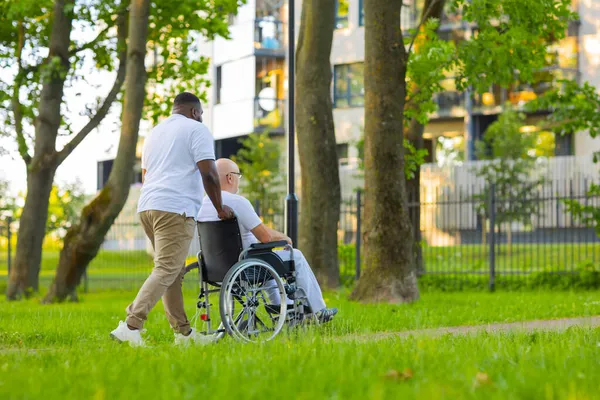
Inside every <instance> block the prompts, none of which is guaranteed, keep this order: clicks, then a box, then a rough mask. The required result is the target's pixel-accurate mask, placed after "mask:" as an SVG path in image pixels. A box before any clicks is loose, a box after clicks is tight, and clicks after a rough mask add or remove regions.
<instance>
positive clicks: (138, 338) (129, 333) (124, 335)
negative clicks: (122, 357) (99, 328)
mask: <svg viewBox="0 0 600 400" xmlns="http://www.w3.org/2000/svg"><path fill="white" fill-rule="evenodd" d="M110 336H111V337H112V338H113V339H115V340H118V341H119V342H129V344H130V345H131V346H132V347H136V346H143V345H144V339H142V332H141V331H140V330H139V329H135V330H131V329H129V328H128V327H127V324H126V323H125V322H123V321H119V326H117V329H115V330H114V331H112V332H111V333H110Z"/></svg>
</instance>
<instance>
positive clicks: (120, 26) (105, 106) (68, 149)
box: [56, 14, 127, 165]
mask: <svg viewBox="0 0 600 400" xmlns="http://www.w3.org/2000/svg"><path fill="white" fill-rule="evenodd" d="M117 37H118V43H117V48H118V49H120V51H119V67H118V71H117V77H116V78H115V82H114V83H113V87H112V88H111V89H110V92H109V93H108V95H107V96H106V98H105V99H104V102H103V103H102V106H100V108H99V109H98V111H97V112H96V114H95V115H94V116H93V117H92V118H91V119H90V120H89V122H88V123H87V124H86V125H85V126H84V127H83V128H81V130H80V131H79V132H78V133H77V134H76V135H75V137H74V138H73V139H71V141H70V142H69V143H67V144H66V145H65V147H63V149H62V150H61V151H60V152H58V153H57V160H56V161H57V165H60V164H61V163H62V162H63V161H65V159H66V158H67V157H68V156H69V155H70V154H71V153H72V152H73V150H75V148H76V147H77V146H78V145H79V144H80V143H81V142H82V141H83V139H85V138H86V136H87V135H89V134H90V132H92V131H93V130H94V129H95V128H96V127H97V126H98V125H99V124H100V122H101V121H102V120H103V119H104V117H106V115H107V114H108V111H109V110H110V106H111V105H112V103H113V102H114V101H115V100H116V98H117V96H118V94H119V92H120V91H121V87H122V86H123V82H124V81H125V72H126V66H127V62H126V59H127V45H126V39H127V24H126V18H125V15H123V14H120V16H119V20H118V21H117ZM94 40H95V39H94ZM90 43H91V42H90Z"/></svg>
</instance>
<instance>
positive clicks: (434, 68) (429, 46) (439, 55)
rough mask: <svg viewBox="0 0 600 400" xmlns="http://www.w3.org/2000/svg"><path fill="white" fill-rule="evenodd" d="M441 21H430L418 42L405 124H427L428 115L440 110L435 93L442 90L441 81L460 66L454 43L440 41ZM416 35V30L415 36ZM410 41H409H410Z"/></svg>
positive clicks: (410, 62) (411, 63)
mask: <svg viewBox="0 0 600 400" xmlns="http://www.w3.org/2000/svg"><path fill="white" fill-rule="evenodd" d="M438 26H439V21H438V20H436V19H433V18H432V19H430V20H428V21H427V23H425V24H424V26H423V30H422V32H421V33H420V34H419V35H418V37H417V38H416V39H415V44H414V46H415V51H414V52H413V53H412V54H411V55H410V57H409V59H408V66H407V82H406V83H407V88H406V89H407V93H408V103H409V107H405V109H404V117H405V125H406V126H408V122H409V121H410V120H412V119H416V120H417V121H419V123H420V124H423V125H425V124H426V123H427V121H428V119H429V117H428V115H429V114H430V113H432V112H435V111H436V110H437V104H436V103H435V101H434V98H433V95H434V93H437V92H440V91H442V86H441V82H442V80H443V79H444V78H445V76H446V75H447V74H448V73H449V72H450V71H452V70H453V69H454V68H455V67H456V65H457V49H456V46H455V44H454V42H451V41H444V40H441V39H440V38H439V36H438V35H437V33H436V30H437V28H438ZM415 34H416V32H415V31H414V30H413V31H412V35H415ZM407 42H408V43H410V42H409V40H408V38H407Z"/></svg>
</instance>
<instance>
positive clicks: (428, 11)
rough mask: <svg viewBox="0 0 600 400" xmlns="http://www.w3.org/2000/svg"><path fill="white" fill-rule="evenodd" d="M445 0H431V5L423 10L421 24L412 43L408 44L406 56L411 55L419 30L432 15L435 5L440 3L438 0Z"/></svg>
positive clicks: (440, 0)
mask: <svg viewBox="0 0 600 400" xmlns="http://www.w3.org/2000/svg"><path fill="white" fill-rule="evenodd" d="M442 1H443V0H431V2H429V5H428V6H427V8H426V9H425V11H424V12H423V15H422V16H421V21H419V25H417V29H416V31H415V35H414V36H413V37H412V39H411V41H410V44H409V45H408V51H407V52H406V57H409V56H410V52H411V51H412V48H413V46H414V45H415V41H416V40H417V36H419V31H420V30H421V27H422V26H423V24H424V23H425V21H427V20H428V19H429V17H430V16H431V10H432V9H433V6H434V5H435V4H436V3H438V2H442Z"/></svg>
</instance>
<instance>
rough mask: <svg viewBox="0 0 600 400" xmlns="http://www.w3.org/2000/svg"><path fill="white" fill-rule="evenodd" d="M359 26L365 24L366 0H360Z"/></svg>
mask: <svg viewBox="0 0 600 400" xmlns="http://www.w3.org/2000/svg"><path fill="white" fill-rule="evenodd" d="M358 10H359V11H358V26H365V4H364V0H359V1H358Z"/></svg>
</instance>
